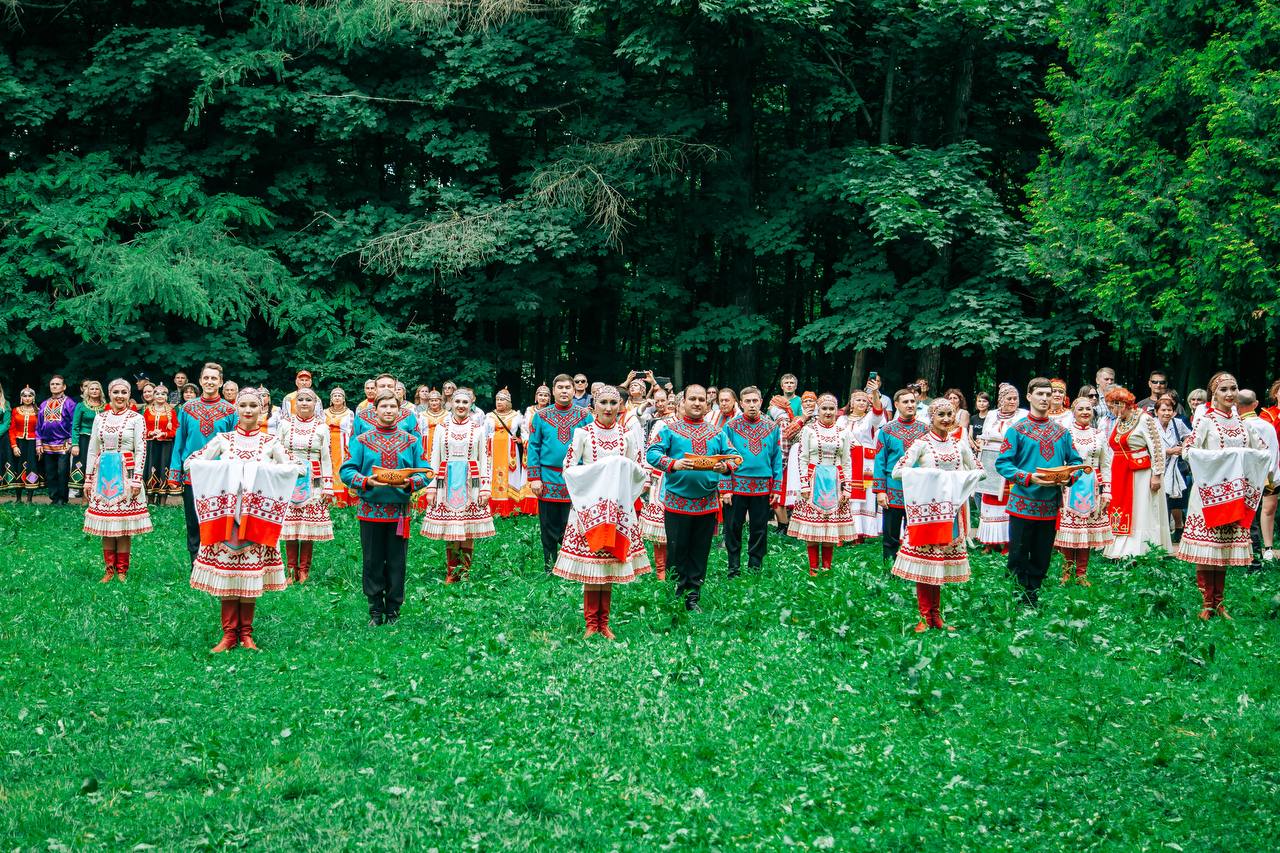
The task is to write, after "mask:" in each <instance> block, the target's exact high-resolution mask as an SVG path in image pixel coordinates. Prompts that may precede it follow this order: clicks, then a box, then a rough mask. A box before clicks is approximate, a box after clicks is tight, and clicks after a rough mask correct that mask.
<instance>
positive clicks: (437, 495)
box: [422, 415, 496, 542]
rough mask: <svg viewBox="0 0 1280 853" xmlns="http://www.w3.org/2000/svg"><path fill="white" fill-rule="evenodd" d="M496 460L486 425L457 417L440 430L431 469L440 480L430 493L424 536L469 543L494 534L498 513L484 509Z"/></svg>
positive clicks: (449, 420)
mask: <svg viewBox="0 0 1280 853" xmlns="http://www.w3.org/2000/svg"><path fill="white" fill-rule="evenodd" d="M491 464H492V458H491V457H490V456H489V444H488V442H487V441H486V440H485V436H484V424H483V423H476V422H475V420H474V419H472V418H470V417H468V418H467V419H466V420H464V421H462V423H458V421H457V419H456V418H455V417H453V416H452V415H451V416H450V417H449V418H448V419H447V420H446V421H445V422H444V423H442V424H441V425H440V426H439V427H437V428H436V435H435V440H434V441H433V442H432V444H431V469H432V470H433V471H435V472H436V477H435V479H434V480H432V481H431V486H430V487H429V488H428V489H427V513H426V515H424V516H423V517H422V535H423V536H425V537H427V538H428V539H440V540H443V541H445V542H465V541H467V540H468V539H484V538H486V537H489V536H492V535H494V533H495V532H496V530H495V529H494V526H493V512H492V511H491V510H490V508H489V507H488V505H485V506H481V505H480V498H481V496H484V497H486V498H487V497H488V496H489V488H490V482H491V477H492V469H491Z"/></svg>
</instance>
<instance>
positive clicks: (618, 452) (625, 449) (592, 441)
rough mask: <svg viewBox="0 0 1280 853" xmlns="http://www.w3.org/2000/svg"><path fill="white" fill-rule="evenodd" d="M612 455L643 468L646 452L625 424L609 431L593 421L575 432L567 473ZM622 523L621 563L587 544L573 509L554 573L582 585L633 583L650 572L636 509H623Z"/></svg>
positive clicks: (566, 526) (612, 556) (565, 462)
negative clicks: (623, 545)
mask: <svg viewBox="0 0 1280 853" xmlns="http://www.w3.org/2000/svg"><path fill="white" fill-rule="evenodd" d="M610 456H625V457H626V458H628V459H630V460H631V461H632V462H635V463H636V465H637V466H639V467H641V468H643V467H644V462H643V451H642V448H641V447H640V442H639V441H637V440H636V432H635V431H634V430H632V429H631V428H629V427H623V426H622V425H621V423H615V424H614V425H613V426H611V427H609V428H608V429H606V428H604V427H602V426H600V424H599V423H596V422H594V421H593V422H591V423H589V424H587V425H586V426H580V427H578V428H577V429H575V430H574V431H573V438H572V440H571V441H570V442H569V450H568V452H567V453H565V457H564V470H565V471H566V472H567V471H568V470H569V469H570V468H572V467H573V466H575V465H589V464H591V463H592V462H599V461H600V460H602V459H607V458H609V457H610ZM623 511H624V512H623V517H622V519H621V520H620V522H619V524H620V526H621V527H622V528H623V529H622V532H623V533H624V534H625V535H626V537H627V540H628V543H629V545H628V548H627V556H626V559H624V560H619V559H618V558H617V557H616V556H614V555H613V554H612V553H610V552H608V551H603V550H601V551H597V550H594V549H592V547H591V546H590V545H589V544H588V543H587V537H586V535H585V534H584V532H583V530H582V527H581V525H580V523H579V516H578V510H577V508H576V507H575V508H573V509H570V510H569V521H568V523H566V524H565V528H564V541H563V542H562V543H561V545H560V553H559V555H558V556H557V557H556V564H555V566H554V567H553V568H552V569H551V573H552V574H553V575H556V576H557V577H562V578H564V579H565V580H571V581H579V582H580V583H591V584H604V583H630V582H631V581H633V580H635V579H636V578H638V577H639V576H640V575H643V574H646V573H647V572H648V571H649V554H648V552H647V551H645V548H644V538H643V537H642V536H641V533H640V521H639V519H638V518H637V517H636V515H635V513H634V508H633V507H623Z"/></svg>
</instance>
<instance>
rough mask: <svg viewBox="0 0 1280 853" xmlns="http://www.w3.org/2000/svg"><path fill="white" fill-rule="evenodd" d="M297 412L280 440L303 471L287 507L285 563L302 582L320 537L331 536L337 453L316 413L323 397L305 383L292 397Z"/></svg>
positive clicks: (283, 426) (283, 534)
mask: <svg viewBox="0 0 1280 853" xmlns="http://www.w3.org/2000/svg"><path fill="white" fill-rule="evenodd" d="M294 402H295V407H294V412H293V417H291V418H289V419H288V420H285V421H282V422H281V424H280V445H281V446H282V447H283V448H284V451H285V453H286V454H288V456H289V458H290V459H292V460H293V461H294V462H298V463H301V464H302V465H304V466H305V470H304V471H302V472H301V473H300V474H299V475H298V480H297V482H296V483H295V484H294V488H293V495H292V496H291V497H290V499H289V505H288V506H287V507H286V508H285V514H284V527H283V529H282V530H281V531H280V538H281V539H283V540H284V553H285V568H286V569H288V570H289V571H290V572H291V573H292V575H293V579H294V580H295V581H297V582H298V583H306V581H307V579H308V578H309V577H310V576H311V555H312V551H313V549H314V548H315V544H316V543H317V542H328V541H330V540H331V539H333V520H332V519H331V518H330V517H329V504H330V503H332V502H333V457H332V456H331V455H330V449H329V428H328V425H327V424H325V422H324V420H323V419H322V418H321V417H320V416H319V414H318V413H317V411H316V410H317V409H318V408H319V407H320V398H319V397H318V396H316V392H315V391H313V390H311V389H310V388H307V387H303V388H299V389H298V391H297V396H296V397H295V398H294Z"/></svg>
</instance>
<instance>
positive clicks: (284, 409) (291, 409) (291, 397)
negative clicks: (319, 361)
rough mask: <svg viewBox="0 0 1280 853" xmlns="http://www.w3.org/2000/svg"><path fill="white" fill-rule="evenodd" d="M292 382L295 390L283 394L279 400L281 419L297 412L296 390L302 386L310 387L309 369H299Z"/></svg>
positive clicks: (290, 416)
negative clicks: (282, 397)
mask: <svg viewBox="0 0 1280 853" xmlns="http://www.w3.org/2000/svg"><path fill="white" fill-rule="evenodd" d="M293 384H294V388H295V390H293V391H290V392H289V393H288V394H285V395H284V399H283V400H281V401H280V420H281V421H287V420H289V419H290V418H292V417H294V416H295V415H297V414H298V392H299V391H301V390H302V389H303V388H311V371H310V370H299V371H298V372H297V374H296V375H295V376H294V377H293ZM317 399H318V398H317Z"/></svg>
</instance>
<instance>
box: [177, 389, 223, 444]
mask: <svg viewBox="0 0 1280 853" xmlns="http://www.w3.org/2000/svg"><path fill="white" fill-rule="evenodd" d="M182 411H184V412H186V413H187V414H188V415H190V416H191V417H193V418H195V421H196V423H197V424H199V426H200V434H201V435H203V436H205V437H206V438H208V437H209V436H211V435H213V426H214V424H215V423H216V422H217V421H220V420H222V419H223V418H225V417H226V416H227V415H234V414H235V413H236V408H235V406H233V405H231V404H230V403H228V402H227V401H226V400H213V401H206V400H205V399H203V398H197V399H195V400H188V401H187V402H186V403H184V404H183V406H182Z"/></svg>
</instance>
